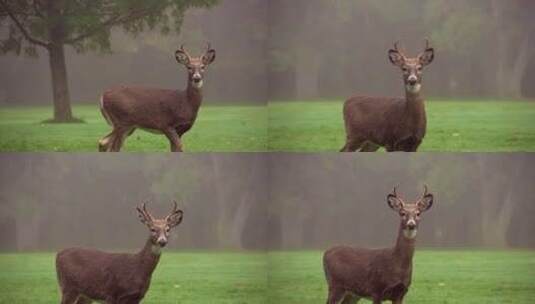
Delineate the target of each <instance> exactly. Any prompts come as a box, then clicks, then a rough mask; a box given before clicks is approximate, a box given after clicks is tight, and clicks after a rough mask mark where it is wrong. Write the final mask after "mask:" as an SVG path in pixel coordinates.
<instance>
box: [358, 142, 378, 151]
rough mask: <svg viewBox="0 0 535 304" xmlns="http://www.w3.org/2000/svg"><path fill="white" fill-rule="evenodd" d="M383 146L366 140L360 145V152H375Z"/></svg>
mask: <svg viewBox="0 0 535 304" xmlns="http://www.w3.org/2000/svg"><path fill="white" fill-rule="evenodd" d="M380 147H381V146H379V145H377V144H374V143H372V142H370V141H367V142H365V143H364V144H363V145H362V146H361V147H360V150H359V151H360V152H375V151H377V150H379V148H380Z"/></svg>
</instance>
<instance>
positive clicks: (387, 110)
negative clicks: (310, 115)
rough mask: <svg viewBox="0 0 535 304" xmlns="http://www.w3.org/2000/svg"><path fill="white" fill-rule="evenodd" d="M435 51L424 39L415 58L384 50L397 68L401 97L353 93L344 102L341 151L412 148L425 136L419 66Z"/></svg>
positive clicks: (402, 149)
mask: <svg viewBox="0 0 535 304" xmlns="http://www.w3.org/2000/svg"><path fill="white" fill-rule="evenodd" d="M434 54H435V51H434V49H433V48H432V47H430V46H429V41H428V40H427V39H426V45H425V50H424V51H423V52H422V53H421V54H420V55H418V56H417V57H415V58H408V57H406V56H405V55H404V54H403V52H402V51H401V50H400V49H399V48H398V42H396V43H395V44H394V49H391V50H389V51H388V58H389V59H390V61H391V62H392V64H393V65H395V66H398V67H399V68H401V70H402V72H403V83H404V85H405V98H395V97H371V96H353V97H350V98H349V99H348V100H346V102H345V103H344V110H343V112H344V123H345V130H346V144H345V146H344V147H343V148H342V149H341V150H340V151H341V152H354V151H356V150H357V149H360V150H359V151H361V152H374V151H377V150H378V149H379V148H380V147H381V146H382V147H385V149H386V150H387V151H389V152H390V151H407V152H414V151H416V150H417V149H418V146H419V145H420V143H421V142H422V139H423V138H424V136H425V129H426V124H427V122H426V116H425V106H424V99H423V97H422V95H421V94H420V90H421V88H422V70H423V67H424V66H426V65H428V64H430V63H431V62H432V61H433V58H434Z"/></svg>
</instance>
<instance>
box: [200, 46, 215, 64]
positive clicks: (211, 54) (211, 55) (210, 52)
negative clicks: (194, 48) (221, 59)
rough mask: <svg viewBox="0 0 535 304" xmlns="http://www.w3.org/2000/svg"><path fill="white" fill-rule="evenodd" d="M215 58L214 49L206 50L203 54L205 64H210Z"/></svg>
mask: <svg viewBox="0 0 535 304" xmlns="http://www.w3.org/2000/svg"><path fill="white" fill-rule="evenodd" d="M214 60H215V50H214V49H209V50H208V51H206V53H205V54H204V55H202V63H204V65H209V64H210V63H212V62H214Z"/></svg>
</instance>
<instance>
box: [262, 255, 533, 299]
mask: <svg viewBox="0 0 535 304" xmlns="http://www.w3.org/2000/svg"><path fill="white" fill-rule="evenodd" d="M321 259H322V253H321V252H317V251H305V252H274V253H271V254H270V267H269V269H271V271H272V275H271V276H270V278H271V281H270V286H269V290H272V291H273V292H272V293H271V294H270V296H271V300H270V301H268V303H287V304H292V303H325V300H326V297H327V289H326V286H327V284H326V283H325V276H324V274H323V269H322V267H321ZM534 296H535V252H534V251H482V250H418V249H417V250H416V255H415V258H414V270H413V277H412V285H411V287H410V289H409V292H408V294H407V296H406V298H405V302H406V303H413V304H417V303H443V304H450V303H451V304H453V303H471V304H480V303H519V304H520V303H526V304H527V303H531V302H532V301H533V297H534ZM360 303H363V304H367V303H371V302H369V301H367V300H362V301H361V302H359V304H360Z"/></svg>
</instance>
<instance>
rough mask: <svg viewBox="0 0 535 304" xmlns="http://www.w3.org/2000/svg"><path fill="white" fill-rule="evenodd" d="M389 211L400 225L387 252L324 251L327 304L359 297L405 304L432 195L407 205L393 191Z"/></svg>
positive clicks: (431, 202)
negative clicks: (424, 214)
mask: <svg viewBox="0 0 535 304" xmlns="http://www.w3.org/2000/svg"><path fill="white" fill-rule="evenodd" d="M387 202H388V205H389V206H390V208H392V209H394V211H396V212H398V213H399V216H400V218H401V223H400V225H399V232H398V237H397V242H396V245H395V246H394V247H392V248H385V249H365V248H353V247H348V246H336V247H333V248H330V249H329V250H327V251H325V254H324V255H323V269H324V271H325V277H326V279H327V284H328V287H329V296H328V299H327V304H337V303H344V304H349V303H352V304H354V303H356V302H358V300H359V299H360V298H367V299H370V300H373V303H374V304H380V303H381V302H382V301H386V300H390V301H392V303H394V304H401V303H403V297H404V296H405V294H406V293H407V291H408V289H409V286H410V284H411V276H412V256H413V254H414V243H415V237H416V232H417V231H418V223H419V222H420V215H421V213H422V212H424V211H426V210H428V209H429V208H431V205H432V204H433V195H432V194H430V193H427V187H425V191H424V194H423V196H422V197H421V198H420V199H419V200H418V201H416V202H415V203H409V204H407V203H405V202H404V201H403V200H402V199H401V198H399V197H398V196H397V194H396V188H394V192H393V193H391V194H389V195H388V196H387Z"/></svg>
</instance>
